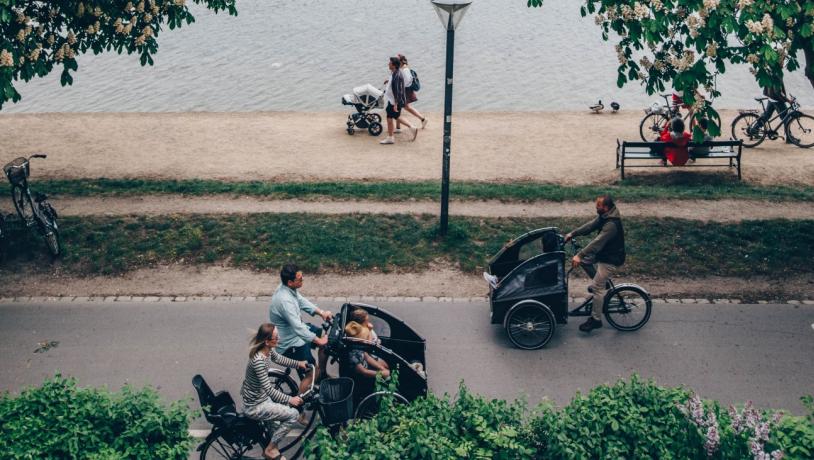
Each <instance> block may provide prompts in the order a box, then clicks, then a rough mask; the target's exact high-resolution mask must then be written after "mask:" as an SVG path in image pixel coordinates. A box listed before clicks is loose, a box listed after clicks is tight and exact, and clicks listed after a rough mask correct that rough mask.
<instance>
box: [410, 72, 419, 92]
mask: <svg viewBox="0 0 814 460" xmlns="http://www.w3.org/2000/svg"><path fill="white" fill-rule="evenodd" d="M410 75H412V76H413V84H412V85H410V89H411V90H413V91H418V90H420V89H421V82H419V81H418V75H416V73H415V70H413V69H410Z"/></svg>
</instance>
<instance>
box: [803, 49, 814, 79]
mask: <svg viewBox="0 0 814 460" xmlns="http://www.w3.org/2000/svg"><path fill="white" fill-rule="evenodd" d="M803 55H804V56H805V58H806V66H805V75H806V78H808V81H809V83H811V86H812V87H814V46H812V45H811V44H810V42H809V45H808V46H804V47H803Z"/></svg>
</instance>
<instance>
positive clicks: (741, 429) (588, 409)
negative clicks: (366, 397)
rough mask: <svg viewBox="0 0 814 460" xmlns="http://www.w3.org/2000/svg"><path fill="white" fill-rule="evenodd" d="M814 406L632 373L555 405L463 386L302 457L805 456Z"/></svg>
mask: <svg viewBox="0 0 814 460" xmlns="http://www.w3.org/2000/svg"><path fill="white" fill-rule="evenodd" d="M813 422H814V413H813V414H812V416H810V417H808V418H805V417H794V416H789V415H783V414H782V413H781V412H766V411H758V410H756V409H755V408H753V407H752V405H751V404H750V403H747V404H746V405H744V406H743V407H741V408H722V407H721V406H720V404H718V403H717V402H715V401H702V400H701V399H700V398H699V397H698V396H697V395H695V394H693V393H692V392H691V391H690V390H688V389H685V388H681V387H679V388H665V387H659V386H657V385H656V384H654V383H653V382H652V381H642V380H640V379H639V378H637V377H636V376H634V377H632V378H631V379H630V380H628V381H624V380H620V381H619V382H617V383H616V384H615V385H601V386H598V387H596V388H594V389H593V390H591V391H590V392H589V393H588V394H586V395H581V394H577V395H576V396H575V397H574V399H573V400H572V401H571V402H570V403H569V404H568V405H567V406H565V407H564V408H562V409H560V410H557V409H555V408H554V407H553V406H551V405H550V404H542V405H541V406H540V407H538V408H537V409H536V410H535V411H533V412H529V411H527V410H526V407H525V404H524V403H522V402H511V403H509V402H506V401H501V400H486V399H484V398H481V397H478V396H476V395H473V394H471V393H470V392H469V391H468V390H467V389H466V387H464V386H463V385H462V386H461V388H460V392H459V394H458V397H457V398H456V399H454V400H453V399H450V398H449V397H446V396H445V397H443V398H438V397H435V396H432V395H430V396H428V397H427V398H424V399H419V400H417V401H415V402H414V403H412V404H411V405H409V406H401V407H393V408H388V409H387V410H384V411H382V413H381V414H380V415H379V416H378V417H376V418H374V419H372V420H369V421H366V422H362V423H357V424H354V425H352V426H350V427H349V428H348V429H347V430H346V431H344V432H342V433H340V434H339V435H338V436H337V437H336V438H332V437H331V436H330V435H329V434H328V433H327V431H325V430H321V431H320V432H318V433H317V435H316V437H315V438H314V439H313V440H312V441H311V442H310V444H309V445H308V447H307V449H306V451H307V453H308V454H307V458H309V459H314V460H316V459H351V458H353V459H357V458H360V459H450V458H461V459H464V458H467V459H469V458H474V459H545V460H549V459H550V460H554V459H651V458H659V459H698V460H700V459H727V460H728V459H732V460H742V459H755V460H773V459H779V458H784V459H800V460H802V459H811V458H814V423H813Z"/></svg>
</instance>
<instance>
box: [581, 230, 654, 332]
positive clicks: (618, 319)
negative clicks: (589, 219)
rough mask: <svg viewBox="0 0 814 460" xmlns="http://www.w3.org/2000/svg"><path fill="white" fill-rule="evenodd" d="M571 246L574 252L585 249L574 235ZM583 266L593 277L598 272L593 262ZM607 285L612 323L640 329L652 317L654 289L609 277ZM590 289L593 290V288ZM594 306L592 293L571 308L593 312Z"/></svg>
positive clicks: (627, 329)
mask: <svg viewBox="0 0 814 460" xmlns="http://www.w3.org/2000/svg"><path fill="white" fill-rule="evenodd" d="M571 248H572V250H573V252H574V254H576V253H578V252H579V250H580V249H581V247H580V246H579V244H578V243H577V242H576V241H574V239H571ZM581 267H582V269H583V270H585V273H586V274H587V275H588V276H589V277H590V278H593V277H594V275H596V267H594V266H593V265H591V264H582V265H581ZM573 270H574V267H573V266H572V267H571V268H570V269H569V270H568V273H567V275H566V276H570V275H571V272H572V271H573ZM606 287H607V288H608V291H607V293H606V294H605V303H604V315H605V319H606V320H608V323H610V325H611V326H613V327H614V328H615V329H617V330H620V331H624V332H631V331H638V330H639V329H641V328H642V327H643V326H644V325H645V324H646V323H647V321H648V320H650V313H651V311H652V309H653V301H652V299H651V298H650V293H648V292H647V291H646V290H645V289H644V288H643V287H641V286H639V285H638V284H632V283H625V284H618V285H617V284H613V280H611V279H608V284H607V286H606ZM588 291H589V292H591V290H590V289H589V290H588ZM628 296H629V297H628ZM592 310H593V296H590V297H587V298H586V299H585V300H584V301H582V303H581V304H580V305H579V306H578V307H576V308H574V309H572V310H570V311H569V312H568V316H591V311H592ZM623 322H627V324H623Z"/></svg>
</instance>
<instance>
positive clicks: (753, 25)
mask: <svg viewBox="0 0 814 460" xmlns="http://www.w3.org/2000/svg"><path fill="white" fill-rule="evenodd" d="M746 28H747V29H749V32H752V33H753V34H755V35H760V34H762V33H763V24H762V23H760V22H757V21H753V20H751V19H748V20H747V21H746Z"/></svg>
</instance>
